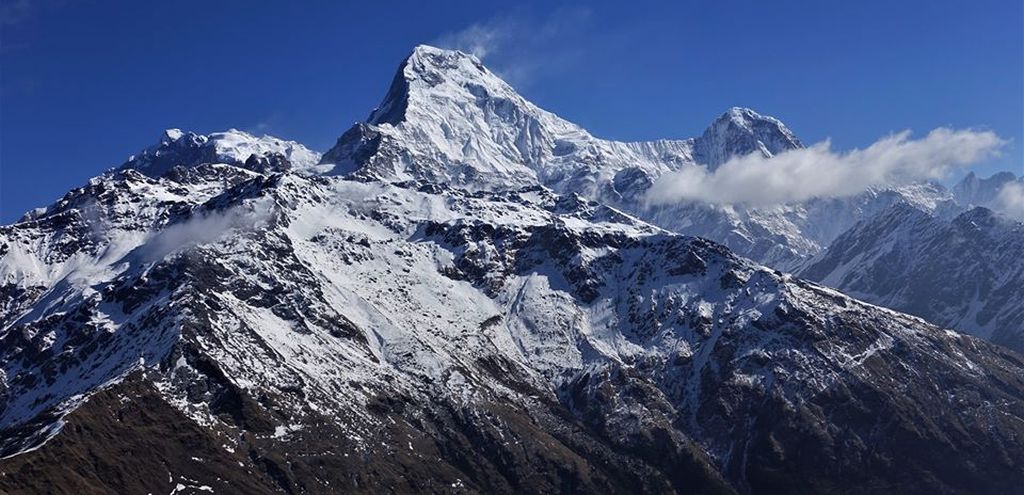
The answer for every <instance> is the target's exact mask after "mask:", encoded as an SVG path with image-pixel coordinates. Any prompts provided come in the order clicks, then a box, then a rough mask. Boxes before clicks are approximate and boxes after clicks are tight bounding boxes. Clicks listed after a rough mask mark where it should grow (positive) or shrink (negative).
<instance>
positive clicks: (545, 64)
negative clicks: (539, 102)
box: [430, 8, 590, 87]
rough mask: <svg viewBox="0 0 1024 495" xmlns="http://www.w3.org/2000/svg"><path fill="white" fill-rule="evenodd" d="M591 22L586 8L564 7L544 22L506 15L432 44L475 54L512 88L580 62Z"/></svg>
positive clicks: (531, 18) (538, 19) (542, 20)
mask: <svg viewBox="0 0 1024 495" xmlns="http://www.w3.org/2000/svg"><path fill="white" fill-rule="evenodd" d="M589 23H590V11H589V10H588V9H585V8H562V9H558V10H555V11H554V12H552V13H551V14H550V15H548V16H547V17H544V18H537V17H535V16H529V15H524V14H506V15H502V16H500V17H496V18H494V19H490V20H487V21H481V22H477V23H473V24H471V25H470V26H468V27H466V28H464V29H461V30H459V31H454V32H450V33H446V34H444V35H442V36H440V37H438V38H437V39H435V40H434V41H432V42H431V43H430V44H432V45H436V46H439V47H441V48H450V49H456V50H461V51H464V52H466V53H471V54H473V55H476V56H477V57H478V58H480V59H481V60H483V61H485V62H486V63H487V66H488V67H489V68H490V69H491V70H493V71H494V72H495V73H496V74H498V75H499V76H500V77H501V78H502V79H505V80H506V81H508V82H509V83H511V84H512V85H514V86H519V87H522V86H524V85H527V84H529V83H530V82H531V81H533V80H535V79H536V78H537V77H538V76H539V75H541V74H542V73H544V72H548V71H555V70H562V69H564V68H565V67H567V66H569V65H570V64H572V63H573V61H575V60H577V59H579V58H580V54H581V50H582V48H581V47H582V46H584V45H585V43H583V40H582V37H581V35H582V34H583V32H584V31H585V29H586V28H587V26H588V25H589Z"/></svg>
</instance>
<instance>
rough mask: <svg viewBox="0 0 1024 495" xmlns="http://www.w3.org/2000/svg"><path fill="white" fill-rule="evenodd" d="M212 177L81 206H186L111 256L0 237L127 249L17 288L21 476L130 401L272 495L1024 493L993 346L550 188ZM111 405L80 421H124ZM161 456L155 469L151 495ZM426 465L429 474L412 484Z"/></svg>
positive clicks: (1014, 363) (1020, 372) (8, 373)
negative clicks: (101, 396) (91, 399)
mask: <svg viewBox="0 0 1024 495" xmlns="http://www.w3.org/2000/svg"><path fill="white" fill-rule="evenodd" d="M201 168H206V169H207V171H208V172H210V173H209V174H206V175H204V174H199V173H197V174H179V175H176V177H178V178H177V179H171V178H160V179H151V178H147V177H145V176H141V175H139V174H136V173H134V172H133V171H123V172H114V173H111V174H110V175H108V176H105V177H102V178H99V179H97V180H95V181H94V185H93V187H92V188H91V189H87V190H86V191H83V192H81V193H78V194H80V195H81V194H84V195H87V196H91V197H95V196H103V194H104V191H108V190H122V189H128V190H131V189H132V188H139V187H143V185H144V186H145V187H148V188H151V189H159V190H175V191H177V192H178V193H179V194H180V195H181V197H180V198H179V199H178V200H177V201H176V202H175V203H172V204H171V205H172V209H173V205H177V206H176V208H180V209H182V210H181V211H182V213H180V214H178V215H166V216H163V215H153V214H151V213H150V212H149V211H150V210H149V209H148V208H146V207H145V203H146V201H152V199H150V198H152V195H148V194H147V195H139V196H132V195H117V196H116V197H115V198H114V199H112V201H114V202H115V204H108V205H106V209H105V210H102V211H111V212H117V214H116V216H117V218H118V219H119V220H120V222H121V224H127V225H146V224H147V222H153V221H154V220H153V219H154V218H157V219H160V220H156V222H157V223H158V225H157V226H156V227H154V228H152V229H151V230H147V233H146V234H145V235H140V236H139V237H134V238H132V243H131V244H130V245H127V246H121V247H119V248H117V249H113V248H111V247H110V240H111V237H116V238H118V239H124V235H123V234H118V235H117V236H108V235H106V234H107V232H120V231H118V230H116V229H112V230H111V231H104V230H102V229H100V230H99V231H98V232H99V233H98V234H97V235H94V236H93V238H92V241H91V242H76V243H71V242H70V239H69V237H71V236H73V235H75V234H74V232H77V231H90V232H91V231H93V229H95V228H96V227H97V225H103V223H102V222H97V223H91V220H80V219H81V218H86V217H83V216H77V217H75V218H76V220H75V221H82V222H85V223H86V224H87V225H83V226H81V227H76V228H75V229H64V228H54V227H53V222H54V220H52V219H51V215H52V216H54V217H58V218H59V217H62V216H66V215H69V213H68V211H69V210H64V209H62V208H60V207H54V208H51V211H52V213H51V214H50V215H44V216H42V217H40V218H36V219H33V220H31V221H28V222H24V223H20V224H17V225H15V226H12V227H7V228H5V229H4V231H3V234H4V236H5V237H4V246H5V248H4V249H5V252H6V253H11V252H15V251H17V252H20V253H23V254H21V255H19V257H18V258H16V259H12V258H11V257H5V258H4V263H5V264H11V262H12V261H17V260H20V259H23V257H24V256H31V257H33V259H34V260H37V261H38V263H39V265H41V266H46V265H47V263H46V262H45V261H43V260H45V259H47V258H46V257H45V256H41V255H42V254H45V255H46V256H49V255H50V254H51V251H50V250H48V249H47V250H43V251H32V250H31V249H29V247H27V246H55V245H64V246H67V247H65V248H63V251H64V252H65V253H66V254H65V256H68V259H78V258H77V257H79V256H92V255H91V254H89V253H92V252H96V251H102V252H108V253H109V252H116V253H120V254H121V255H120V257H116V256H115V258H116V259H111V258H109V257H101V258H99V260H104V261H105V260H110V262H109V264H106V265H104V264H103V263H102V262H100V261H96V262H93V263H91V264H85V263H82V264H78V265H76V266H75V267H74V268H68V265H67V264H66V262H65V264H64V265H62V266H64V267H65V268H64V269H63V270H64V272H62V275H61V276H59V277H51V278H49V279H46V278H40V277H38V276H37V275H36V274H34V273H33V274H31V275H32V276H31V277H27V278H26V279H25V280H31V281H32V282H31V283H32V284H34V285H33V286H35V287H41V288H40V289H37V290H38V292H39V293H38V294H37V295H35V296H30V297H28V302H27V303H26V304H25V305H23V307H25V308H30V309H29V310H28V311H27V312H26V311H24V310H22V311H19V312H16V314H14V315H13V316H8V317H6V318H5V323H4V328H5V329H6V330H5V331H4V334H3V336H2V340H3V345H2V346H0V348H2V349H3V354H2V357H0V359H2V362H3V363H4V373H5V375H4V376H5V377H7V378H6V380H5V389H4V395H3V397H4V409H3V411H4V412H3V416H2V422H3V430H2V431H3V433H2V435H0V437H2V438H3V439H4V443H3V452H4V453H5V455H11V454H14V453H17V452H23V451H25V449H27V448H33V447H36V446H38V445H39V443H40V442H41V441H43V440H45V439H46V438H49V437H51V436H52V435H54V434H57V433H58V431H59V430H58V429H59V428H60V426H61V424H62V422H63V421H65V420H64V419H62V418H65V414H67V413H68V412H70V411H75V410H79V408H80V407H81V404H82V403H83V401H85V399H86V398H87V397H88V396H90V395H91V394H94V393H95V392H96V391H97V390H102V389H104V388H106V387H112V388H110V390H112V391H115V392H113V393H115V394H116V393H119V392H116V391H118V390H136V389H137V387H142V389H144V390H146V392H144V393H143V392H139V394H141V396H140V397H151V398H150V399H145V400H143V399H129V400H131V401H133V402H131V403H132V404H135V405H133V406H131V407H140V408H143V409H144V410H148V409H146V408H147V407H150V408H151V407H156V406H154V405H152V404H154V403H161V402H162V403H166V404H170V405H171V406H173V407H174V409H175V410H177V411H180V412H181V414H182V415H184V416H183V417H188V418H190V421H192V422H194V424H195V425H197V426H196V427H198V428H200V430H202V431H204V432H206V433H204V435H211V437H210V438H211V440H208V441H206V442H207V445H217V444H220V445H221V446H222V447H221V448H222V449H223V450H224V453H223V454H216V455H217V456H219V457H215V458H211V459H210V460H209V462H213V463H215V464H216V465H217V466H218V467H217V469H215V470H212V471H203V470H201V469H198V468H196V467H195V466H192V467H189V466H186V465H180V467H179V469H181V470H182V471H181V472H178V473H172V476H171V479H172V480H181V479H184V478H182V476H184V477H187V478H189V479H190V480H193V481H194V482H195V484H199V485H203V484H205V485H210V486H213V484H215V483H216V480H212V479H206V478H203V479H199V478H197V477H203V476H216V477H220V478H222V479H224V476H222V474H224V475H227V473H223V472H222V471H221V470H224V469H231V470H233V469H234V468H230V465H225V462H226V461H224V460H223V459H224V457H223V456H228V458H231V457H232V455H233V454H232V452H249V453H248V454H247V456H246V457H242V458H239V460H238V462H241V463H242V466H239V469H241V470H242V471H252V472H256V473H260V474H259V477H258V478H257V479H256V480H255V481H254V482H260V481H259V480H260V479H262V480H264V481H263V482H264V483H267V484H266V485H265V488H266V489H267V490H286V491H302V490H305V491H327V490H328V489H329V488H328V487H329V486H338V485H337V484H338V483H346V484H345V485H343V486H349V487H352V488H357V487H361V488H362V489H367V490H372V489H373V487H378V488H379V487H381V486H392V487H395V486H406V488H408V489H409V490H417V491H419V490H436V489H438V487H437V485H436V484H432V483H437V480H438V479H442V480H445V481H444V483H445V484H446V486H449V485H450V484H452V483H454V484H457V485H459V486H464V487H466V488H467V489H470V490H484V491H492V490H497V491H523V490H526V491H560V490H564V489H566V486H575V487H577V488H578V489H584V490H599V491H604V490H617V491H635V490H642V491H655V492H658V491H667V490H677V491H685V490H687V487H691V486H699V487H703V488H706V489H707V490H709V491H720V492H723V493H726V492H729V491H733V490H737V491H741V492H746V491H751V490H752V491H764V490H769V489H776V488H777V489H796V487H797V486H801V487H807V486H810V487H811V489H812V490H813V491H830V490H840V491H842V490H844V489H845V488H844V487H847V488H848V487H849V485H848V484H847V483H848V481H847V480H850V479H858V480H861V486H871V487H876V490H877V491H881V492H884V491H890V490H894V489H902V488H907V489H910V488H913V487H919V488H921V489H922V490H924V489H937V490H952V491H957V490H961V491H972V490H983V491H984V490H997V489H998V488H999V487H1002V486H1004V484H1009V483H1014V482H1016V481H1018V478H1019V476H1017V475H1015V474H1013V473H1018V474H1019V473H1020V469H1019V468H1020V466H1019V465H1017V464H1015V463H1016V461H1014V459H1020V458H1022V456H1021V455H1020V454H1021V453H1020V447H1019V445H1020V444H1019V443H1016V442H1011V441H1009V439H1012V438H1014V436H1015V435H1016V436H1018V437H1019V435H1020V434H1021V431H1020V430H1021V424H1022V423H1021V422H1020V418H1021V417H1022V416H1024V411H1022V404H1024V398H1022V390H1024V385H1022V384H1021V380H1020V377H1021V376H1024V363H1021V362H1020V360H1019V358H1018V357H1014V356H1012V355H1009V354H1005V353H1000V351H999V350H998V348H995V347H991V346H988V345H986V344H984V343H983V342H979V341H977V340H974V339H971V338H967V337H962V336H958V335H956V334H953V333H951V332H946V331H943V330H940V329H937V328H935V327H932V326H930V325H928V324H926V323H924V322H922V321H920V320H916V319H913V318H910V317H906V316H903V315H900V314H897V313H892V312H889V311H887V310H883V309H880V308H876V307H872V306H867V305H864V304H862V303H859V302H856V301H853V300H851V299H848V298H846V297H845V296H842V295H840V294H838V293H835V292H832V291H829V290H827V289H823V288H820V287H816V286H813V285H810V284H807V283H805V282H801V281H798V280H795V279H791V278H789V277H787V276H783V275H780V274H778V273H776V272H774V271H771V270H768V269H765V268H762V267H760V266H758V265H756V264H753V263H751V262H748V261H745V260H743V259H741V258H737V257H735V256H734V255H732V254H731V253H729V252H728V251H727V250H725V249H724V248H722V247H720V246H718V245H715V244H712V243H709V242H707V241H703V240H697V239H693V238H686V237H679V236H676V235H672V234H668V233H665V232H664V231H661V230H660V229H657V228H655V227H652V226H649V225H647V224H644V223H642V222H639V221H637V220H635V219H632V218H630V217H628V216H626V215H623V214H621V213H618V212H616V211H615V210H612V209H609V208H607V207H604V206H601V205H599V204H597V203H591V202H588V201H586V200H582V199H579V198H574V197H572V196H569V197H562V196H557V195H553V194H551V193H549V192H546V191H545V190H543V189H527V190H521V191H517V192H500V193H468V192H465V191H460V190H448V189H445V188H443V187H439V186H431V187H424V188H421V189H419V190H417V189H409V188H402V187H398V186H394V185H387V184H383V183H379V182H353V181H349V180H344V179H340V178H336V177H307V176H302V175H298V174H295V173H284V174H273V175H263V174H254V173H253V172H251V171H248V170H245V169H241V168H237V167H234V166H228V165H219V166H203V167H201ZM235 177H247V179H246V180H243V181H240V182H234V179H233V178H235ZM101 184H102V187H100V185H101ZM222 184H223V185H224V186H221V185H222ZM216 187H224V188H223V189H222V190H221V192H219V193H217V194H214V195H212V196H211V195H210V193H209V192H208V191H211V190H213V189H215V188H216ZM93 195H95V196H93ZM75 200H76V201H77V202H84V203H86V204H93V203H92V202H90V201H85V200H84V199H83V198H81V197H79V196H75ZM68 203H69V204H81V203H76V202H75V201H69V202H68ZM76 211H77V210H76ZM136 212H138V213H136ZM137 216H138V217H137ZM99 218H101V219H102V218H103V217H102V215H100V216H99ZM165 218H166V219H165ZM225 218H227V219H230V220H222V219H225ZM67 225H76V224H75V223H74V222H70V223H68V224H67ZM210 229H214V230H215V232H216V235H214V236H213V237H210V236H209V235H208V234H207V230H210ZM54 238H61V239H63V240H64V241H65V244H60V243H58V242H56V241H54V240H53V239H54ZM39 239H45V241H40V240H39ZM197 240H198V241H201V242H196V241H197ZM122 242H124V241H122ZM243 246H244V247H243ZM25 253H31V254H25ZM55 259H56V260H57V262H58V263H62V262H63V261H60V260H61V258H55ZM90 259H95V258H90ZM17 264H18V265H21V264H23V263H17ZM102 267H105V268H103V269H99V268H102ZM8 273H10V272H8ZM27 275H28V274H26V276H27ZM18 283H19V282H15V283H14V284H15V285H18ZM396 308H400V310H398V311H396ZM912 370H916V371H912ZM922 370H927V371H922ZM129 376H131V377H135V378H129V379H128V381H127V382H122V383H126V384H128V385H113V384H116V383H118V382H119V381H120V380H124V379H125V377H129ZM896 376H899V377H900V378H899V379H898V380H894V377H896ZM939 383H941V387H942V388H941V389H942V390H944V391H945V392H944V393H943V394H941V395H936V393H935V390H936V389H935V387H937V386H939V385H938V384H939ZM126 386H127V387H129V388H128V389H125V388H123V387H126ZM133 387H134V388H133ZM120 393H122V394H124V393H126V392H120ZM153 394H156V395H153ZM129 395H131V396H137V395H138V394H136V393H134V392H133V393H131V394H129ZM136 400H139V401H141V402H134V401H136ZM154 401H156V402H154ZM96 404H97V407H98V409H95V408H94V409H91V410H88V411H86V412H84V413H83V415H84V416H82V419H80V420H79V421H80V423H78V424H81V425H83V427H84V425H86V424H94V422H95V421H98V419H95V418H98V417H104V415H105V414H113V412H107V411H112V410H111V407H114V406H113V404H111V402H110V401H107V402H97V403H96ZM104 404H106V406H104ZM146 404H151V405H149V406H146ZM118 407H119V406H118ZM161 407H163V406H161ZM147 414H149V413H147ZM70 418H71V419H70V421H72V423H71V424H72V425H73V424H75V423H73V421H75V419H74V415H72V416H71V417H70ZM894 418H898V420H896V421H894V420H893V419H894ZM179 420H180V418H179ZM954 425H955V426H954ZM140 427H141V426H140ZM146 427H147V428H149V427H150V426H146ZM66 428H67V427H65V429H66ZM952 432H956V433H952ZM510 437H511V438H517V439H518V440H517V442H516V443H515V445H518V446H517V447H515V448H512V446H511V445H510V444H508V443H507V440H501V439H502V438H505V439H507V438H510ZM169 441H170V440H169ZM174 441H182V442H184V441H185V440H184V439H175V440H174ZM210 442H213V443H210ZM49 445H51V444H46V446H44V447H43V448H42V449H41V450H38V451H36V452H38V453H36V452H31V453H28V454H22V455H20V456H16V457H14V458H13V459H12V460H11V462H13V463H14V464H11V465H12V466H23V467H21V468H19V469H17V470H14V471H12V470H11V469H7V468H5V470H4V471H5V472H13V473H15V474H13V475H8V476H6V477H5V478H3V479H4V480H6V481H4V482H6V483H17V480H18V479H25V478H24V477H23V476H27V474H25V473H28V472H29V471H21V469H39V468H38V466H39V464H38V463H39V462H42V461H32V459H42V458H45V456H53V455H57V454H56V452H60V450H59V449H60V448H61V447H60V444H53V445H55V446H54V447H53V449H58V450H56V451H54V450H52V449H51V450H47V448H48V446H49ZM64 445H65V447H64V448H69V447H68V446H67V444H64ZM869 445H870V446H871V447H870V448H869V447H868V446H869ZM979 445H981V446H984V447H983V448H981V449H979V448H978V446H979ZM177 448H178V447H171V446H168V447H167V452H168V453H170V452H174V451H175V449H177ZM524 449H525V450H524ZM396 452H404V453H403V454H402V455H400V456H397V457H396ZM25 455H27V456H30V457H23V456H25ZM167 455H171V454H167ZM209 455H213V454H209ZM353 455H358V456H359V459H362V460H360V461H357V462H355V461H354V462H355V463H352V462H349V461H346V460H345V459H346V458H347V457H351V456H353ZM32 456H36V457H32ZM39 456H42V457H39ZM19 459H22V460H19ZM217 459H220V460H217ZM274 459H277V460H274ZM280 459H289V460H288V461H287V462H283V461H282V460H280ZM384 459H387V460H384ZM470 459H475V460H472V461H471V460H470ZM530 459H533V460H532V461H531V460H530ZM164 461H165V459H164V458H161V457H159V456H155V457H152V458H150V460H149V461H148V462H149V464H147V465H146V466H145V467H143V468H141V469H148V470H150V471H143V472H149V473H150V474H151V475H152V476H151V477H152V478H153V479H154V480H156V479H159V480H163V479H165V477H166V468H165V467H164V466H165V464H164ZM318 465H322V466H331V467H330V469H327V470H326V471H327V473H326V474H323V475H320V474H316V475H313V474H312V473H319V472H320V471H318V469H319V468H316V466H318ZM414 466H419V467H414ZM111 469H114V470H115V471H117V469H123V468H117V467H116V466H115V467H112V468H111ZM325 469H326V468H325ZM410 469H414V470H417V469H418V470H421V471H419V472H420V473H421V474H419V475H415V476H412V475H410V477H407V478H400V475H399V473H403V472H406V473H409V472H410V471H408V470H410ZM310 470H312V471H310ZM32 472H36V471H32ZM232 472H234V471H232ZM19 473H21V474H19ZM204 473H206V474H204ZM234 473H235V474H232V475H231V476H239V475H240V472H234ZM840 473H842V474H841V475H840ZM952 473H955V476H953V475H952ZM158 474H159V475H158ZM46 476H50V475H46ZM402 476H404V475H402ZM908 477H911V478H912V479H913V483H911V482H910V481H909V480H908ZM399 479H405V481H403V482H402V483H409V484H408V485H396V483H399V481H398V480H399ZM527 479H528V480H530V481H529V482H528V484H522V483H524V482H523V481H516V480H527ZM353 480H356V481H353ZM57 482H58V481H55V483H57ZM178 482H179V481H174V482H173V484H176V483H178ZM111 483H116V482H111ZM160 483H163V482H162V481H161V482H160ZM168 483H170V482H168ZM328 483H330V484H328ZM353 483H355V484H353ZM565 483H570V485H565ZM808 483H809V484H808ZM6 486H8V487H11V486H16V485H13V484H9V485H6ZM107 486H110V487H114V486H116V485H107ZM168 486H170V485H168ZM432 486H433V487H434V488H430V487H432ZM570 491H571V490H570Z"/></svg>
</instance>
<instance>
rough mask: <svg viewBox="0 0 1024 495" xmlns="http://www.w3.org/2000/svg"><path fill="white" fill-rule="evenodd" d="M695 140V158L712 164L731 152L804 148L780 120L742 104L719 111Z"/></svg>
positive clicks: (769, 152)
mask: <svg viewBox="0 0 1024 495" xmlns="http://www.w3.org/2000/svg"><path fill="white" fill-rule="evenodd" d="M696 144H697V146H696V148H697V155H698V156H697V158H698V161H700V162H701V163H703V164H705V165H708V166H710V167H712V168H714V167H717V166H719V165H721V164H723V163H725V162H726V161H728V160H729V159H730V158H732V157H733V156H740V155H748V154H750V153H757V152H760V153H761V154H762V155H763V156H765V157H772V156H774V155H777V154H779V153H781V152H783V151H788V150H793V149H798V148H803V144H802V143H801V142H800V140H799V139H797V137H796V135H794V134H793V132H792V131H790V130H789V128H788V127H786V125H785V124H783V123H782V121H780V120H779V119H776V118H775V117H771V116H768V115H762V114H760V113H757V112H755V111H754V110H751V109H749V108H745V107H732V108H730V109H728V110H726V111H725V113H723V114H721V115H719V116H718V118H716V119H715V120H714V121H713V122H712V123H711V125H710V126H708V128H707V130H705V131H704V134H703V135H701V137H700V138H698V139H697V143H696Z"/></svg>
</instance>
